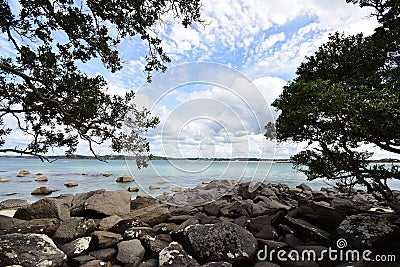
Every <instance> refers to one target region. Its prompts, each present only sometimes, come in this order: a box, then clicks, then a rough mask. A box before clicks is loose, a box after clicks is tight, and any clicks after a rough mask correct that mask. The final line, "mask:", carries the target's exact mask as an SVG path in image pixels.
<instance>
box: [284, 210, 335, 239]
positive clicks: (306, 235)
mask: <svg viewBox="0 0 400 267" xmlns="http://www.w3.org/2000/svg"><path fill="white" fill-rule="evenodd" d="M285 218H286V220H287V221H288V223H289V224H290V226H291V227H293V229H294V230H295V234H296V235H298V236H300V237H301V238H302V239H303V240H310V241H316V242H317V243H320V244H322V245H326V244H328V243H329V239H330V237H331V235H330V234H329V233H328V232H326V231H325V230H322V229H320V228H318V227H316V226H315V225H312V224H310V223H308V222H306V221H304V220H302V219H295V218H292V217H290V216H286V217H285Z"/></svg>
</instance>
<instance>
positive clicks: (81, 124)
mask: <svg viewBox="0 0 400 267" xmlns="http://www.w3.org/2000/svg"><path fill="white" fill-rule="evenodd" d="M11 7H14V8H11ZM199 10H200V2H199V0H190V1H180V0H166V1H159V0H121V1H118V2H117V3H116V2H115V1H109V0H100V1H93V0H86V1H73V0H53V1H50V0H20V1H11V2H10V1H5V0H0V29H1V35H0V38H3V40H8V42H9V43H10V44H11V45H12V47H13V48H14V49H15V53H14V55H13V56H4V55H2V56H0V90H1V92H0V125H1V126H2V127H0V152H16V153H20V154H26V155H35V156H38V157H39V158H41V159H42V160H43V159H46V157H45V156H44V155H45V154H46V153H47V152H49V151H50V150H51V149H53V148H56V147H60V148H64V149H65V150H66V154H67V155H71V154H72V153H74V152H75V151H76V147H77V144H78V143H79V142H80V140H83V141H86V142H87V143H88V144H89V149H90V151H91V152H92V153H93V155H94V156H96V157H98V158H99V155H98V153H97V152H96V151H95V150H94V145H95V144H102V143H104V142H106V141H107V140H111V142H112V148H113V149H114V150H115V151H116V152H121V151H122V150H123V149H124V148H126V147H127V146H126V145H127V144H128V143H129V146H128V149H129V150H132V151H133V152H134V153H136V154H137V156H141V155H143V154H146V153H148V152H149V144H148V143H147V141H146V139H145V138H143V137H142V135H141V134H142V133H144V132H146V131H147V130H148V129H149V128H151V127H154V126H155V125H156V124H157V123H158V118H152V117H150V113H149V111H148V110H139V109H137V108H136V107H135V105H134V104H132V99H133V97H134V94H133V93H127V94H126V95H125V97H120V96H111V95H109V94H108V93H107V83H106V81H105V79H104V77H102V76H101V75H97V76H94V77H93V76H88V75H87V74H85V73H84V72H82V71H81V70H80V69H79V68H78V66H77V63H80V64H85V63H87V62H88V61H89V60H91V59H94V58H100V59H101V61H102V63H103V64H104V67H105V68H107V69H109V70H110V71H111V72H113V73H114V72H116V71H118V70H120V69H121V68H122V61H121V59H120V57H119V54H118V50H117V48H118V44H119V43H120V42H121V41H122V40H123V39H124V38H125V37H129V36H135V35H139V36H140V37H141V39H143V40H144V41H145V42H147V43H148V56H147V57H146V61H147V65H146V67H145V71H147V72H148V80H149V81H150V78H151V76H150V74H151V72H153V71H160V70H161V71H164V70H165V69H166V67H165V63H167V62H169V61H170V59H169V58H168V56H167V55H166V54H165V53H164V51H163V49H162V47H161V40H160V38H159V37H158V36H157V33H156V32H155V31H154V30H153V26H154V24H156V23H160V22H162V17H163V16H165V15H166V14H170V13H172V15H173V16H174V17H175V18H177V19H180V20H181V21H182V24H183V26H185V27H187V26H189V25H190V24H191V23H194V22H201V20H200V13H199ZM55 34H57V35H58V36H63V37H62V38H64V39H66V40H67V41H65V42H60V39H62V38H56V39H55V38H54V35H55ZM127 112H130V114H131V116H130V118H129V121H128V124H130V126H131V134H130V136H127V135H126V134H124V133H122V132H121V129H122V127H123V124H124V119H125V114H126V113H127ZM10 118H14V119H15V121H16V123H17V125H18V126H17V128H18V129H19V130H21V131H22V132H23V133H24V134H25V135H26V136H30V140H31V141H30V143H29V144H28V145H27V146H26V147H13V148H6V147H5V145H6V144H5V142H6V137H7V136H8V135H12V134H13V133H15V131H16V130H17V129H13V128H12V127H10V126H8V125H5V122H6V121H7V120H10ZM138 164H139V165H145V162H143V161H139V162H138Z"/></svg>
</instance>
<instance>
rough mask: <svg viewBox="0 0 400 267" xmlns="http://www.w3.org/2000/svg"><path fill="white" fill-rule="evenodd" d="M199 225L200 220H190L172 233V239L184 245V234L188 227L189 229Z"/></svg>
mask: <svg viewBox="0 0 400 267" xmlns="http://www.w3.org/2000/svg"><path fill="white" fill-rule="evenodd" d="M198 223H199V220H198V219H196V218H193V219H189V220H187V221H185V222H183V223H182V224H181V225H179V226H178V228H177V229H176V230H174V231H171V236H172V239H173V240H174V241H177V242H181V243H182V242H183V232H184V230H185V229H186V227H188V226H190V225H196V224H198Z"/></svg>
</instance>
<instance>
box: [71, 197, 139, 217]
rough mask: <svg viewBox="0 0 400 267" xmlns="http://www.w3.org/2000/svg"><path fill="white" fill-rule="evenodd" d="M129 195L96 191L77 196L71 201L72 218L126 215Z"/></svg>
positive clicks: (128, 206)
mask: <svg viewBox="0 0 400 267" xmlns="http://www.w3.org/2000/svg"><path fill="white" fill-rule="evenodd" d="M130 200H131V194H130V193H129V192H127V191H122V190H118V191H105V190H97V191H91V192H88V193H83V194H77V195H75V196H74V198H73V199H72V207H71V215H72V216H89V217H90V216H110V215H119V216H121V215H126V214H128V213H129V211H130Z"/></svg>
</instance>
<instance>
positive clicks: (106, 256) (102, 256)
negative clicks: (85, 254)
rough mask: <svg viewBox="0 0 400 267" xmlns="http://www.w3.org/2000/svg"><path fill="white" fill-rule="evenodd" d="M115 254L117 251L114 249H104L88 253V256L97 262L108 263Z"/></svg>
mask: <svg viewBox="0 0 400 267" xmlns="http://www.w3.org/2000/svg"><path fill="white" fill-rule="evenodd" d="M115 253H117V250H116V249H115V248H105V249H100V250H95V251H90V252H89V255H90V256H92V257H94V258H96V259H98V260H103V261H109V260H111V259H112V258H113V257H114V255H115Z"/></svg>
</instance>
